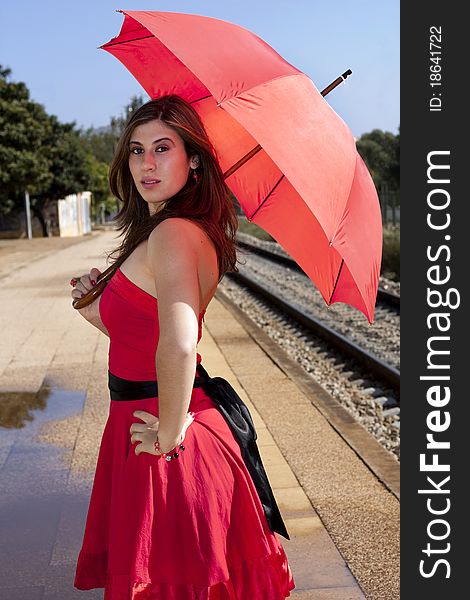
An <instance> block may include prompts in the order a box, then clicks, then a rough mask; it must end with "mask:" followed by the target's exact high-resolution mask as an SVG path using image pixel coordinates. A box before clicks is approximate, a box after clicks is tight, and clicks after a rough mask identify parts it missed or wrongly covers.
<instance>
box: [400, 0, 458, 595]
mask: <svg viewBox="0 0 470 600" xmlns="http://www.w3.org/2000/svg"><path fill="white" fill-rule="evenodd" d="M458 6H459V5H458V4H457V3H456V2H435V1H431V2H421V3H413V2H409V3H405V2H403V3H402V4H401V118H400V120H401V124H400V141H401V157H400V158H401V217H400V220H401V363H400V366H401V382H402V390H401V421H402V422H401V433H402V452H401V479H402V495H401V590H402V593H401V598H402V599H403V600H416V599H417V598H426V600H433V599H434V598H436V599H438V598H439V600H442V598H461V597H465V596H466V595H467V594H468V592H465V589H466V581H465V579H464V576H465V575H466V573H467V571H468V567H466V565H465V563H467V557H468V552H466V545H465V542H466V537H467V531H468V530H469V527H468V519H469V517H468V515H467V514H466V513H467V511H465V508H466V507H467V505H468V502H467V497H466V484H467V481H468V480H469V475H470V469H469V468H468V466H467V460H468V458H467V457H468V445H467V440H469V439H470V432H467V430H468V425H469V421H468V405H469V403H470V394H469V391H468V385H467V378H468V374H470V364H469V362H468V361H469V352H468V350H467V348H466V338H467V336H468V332H469V330H470V328H469V326H468V318H467V314H466V311H467V306H466V299H467V297H468V277H469V276H470V269H468V267H467V265H466V259H467V256H468V254H469V252H468V249H467V245H466V241H467V240H468V239H470V231H468V227H469V221H468V220H467V219H468V217H467V214H468V210H467V205H469V204H470V202H469V197H468V191H467V190H465V184H466V179H467V177H468V175H469V174H470V161H469V156H470V153H469V152H468V150H467V149H466V148H465V146H466V145H467V139H466V138H467V136H468V133H467V132H468V130H469V127H468V124H467V114H466V111H465V110H464V106H463V103H464V101H465V99H466V98H465V92H464V88H465V83H466V79H467V72H466V64H465V63H466V60H465V59H466V57H467V56H468V55H469V51H468V46H467V38H468V35H465V33H467V32H466V31H465V30H466V29H467V24H466V23H465V20H464V18H463V14H462V11H459V9H458ZM458 590H459V591H458Z"/></svg>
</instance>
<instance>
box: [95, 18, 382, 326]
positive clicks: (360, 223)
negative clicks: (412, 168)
mask: <svg viewBox="0 0 470 600" xmlns="http://www.w3.org/2000/svg"><path fill="white" fill-rule="evenodd" d="M118 12H122V13H123V14H124V22H123V25H122V28H121V31H120V33H119V35H118V36H117V37H115V38H113V39H112V40H110V41H109V42H108V43H106V44H104V45H103V46H100V47H101V48H103V49H104V50H107V51H108V52H110V53H111V54H113V55H114V56H115V57H116V58H118V59H119V60H120V61H121V62H122V63H123V64H124V65H125V66H126V67H127V69H129V71H130V72H131V73H132V74H133V75H134V77H135V78H136V79H137V80H138V81H139V82H140V83H141V85H142V86H143V87H144V89H145V90H146V92H147V93H148V95H149V96H150V97H151V98H156V97H159V96H162V95H165V94H178V95H180V96H182V97H183V98H184V99H185V100H187V101H188V102H190V103H192V105H193V106H194V108H195V109H196V111H197V112H198V114H199V115H200V117H201V119H202V121H203V123H204V125H205V128H206V130H207V133H208V134H209V136H210V138H211V141H212V143H213V145H214V147H215V149H216V151H217V155H218V158H219V162H220V165H221V167H222V169H223V171H224V174H225V177H226V183H227V185H228V186H229V188H230V189H231V190H232V192H233V193H234V195H235V197H236V198H237V200H238V202H239V203H240V206H241V207H242V209H243V211H244V213H245V215H246V216H247V218H248V220H250V221H252V222H254V223H256V224H257V225H259V226H260V227H262V228H263V229H264V230H265V231H267V232H268V233H269V234H270V235H271V236H272V237H273V238H274V239H276V240H277V241H278V242H279V244H280V245H281V246H282V247H283V248H284V249H285V250H286V251H287V252H288V253H289V254H290V256H292V258H293V259H294V260H295V261H296V262H297V263H298V265H299V266H300V267H301V268H302V269H303V270H304V271H305V273H306V274H307V275H308V277H309V278H310V279H311V280H312V282H313V283H314V284H315V285H316V287H317V288H318V290H319V291H320V293H321V294H322V296H323V298H324V300H325V302H326V303H327V305H328V306H329V305H330V304H333V303H334V302H345V303H347V304H350V305H352V306H354V307H356V308H357V309H359V310H360V311H362V312H363V313H364V314H365V315H366V317H367V319H368V320H369V322H370V323H372V322H373V317H374V306H375V301H376V297H377V288H378V282H379V274H380V264H381V256H382V220H381V213H380V205H379V201H378V197H377V192H376V189H375V186H374V184H373V181H372V179H371V177H370V174H369V172H368V170H367V167H366V166H365V164H364V162H363V160H362V159H361V157H360V156H359V154H358V152H357V150H356V145H355V141H354V138H353V136H352V133H351V131H350V130H349V128H348V127H347V125H346V124H345V123H344V121H343V120H342V119H341V118H340V117H339V116H338V115H337V114H336V113H335V112H334V110H333V109H332V108H331V107H330V106H329V104H328V103H327V102H326V101H325V100H324V98H323V96H322V95H321V94H320V92H319V91H318V90H317V88H316V87H315V85H314V84H313V82H312V80H311V79H310V78H309V77H308V76H307V75H305V74H304V73H302V72H301V71H299V70H298V69H296V68H295V67H294V66H292V65H291V64H289V63H288V62H287V61H286V60H284V59H283V58H282V56H280V55H279V54H278V53H277V52H276V51H275V50H274V49H273V48H271V46H269V45H268V44H267V43H266V42H264V41H263V40H262V39H261V38H259V37H258V36H257V35H255V34H254V33H252V32H250V31H248V30H246V29H244V28H243V27H240V26H238V25H235V24H233V23H228V22H226V21H221V20H219V19H213V18H210V17H204V16H199V15H188V14H182V13H172V12H155V11H118Z"/></svg>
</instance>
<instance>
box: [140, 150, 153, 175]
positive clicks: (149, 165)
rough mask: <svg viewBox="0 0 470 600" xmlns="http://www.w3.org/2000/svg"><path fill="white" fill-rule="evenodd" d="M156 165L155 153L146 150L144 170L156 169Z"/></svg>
mask: <svg viewBox="0 0 470 600" xmlns="http://www.w3.org/2000/svg"><path fill="white" fill-rule="evenodd" d="M155 166H156V160H155V153H154V152H152V151H150V152H145V154H144V161H143V167H144V170H145V171H148V170H152V169H155Z"/></svg>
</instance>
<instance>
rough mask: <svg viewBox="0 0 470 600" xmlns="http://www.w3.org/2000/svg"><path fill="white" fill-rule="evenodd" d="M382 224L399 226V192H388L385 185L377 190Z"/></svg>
mask: <svg viewBox="0 0 470 600" xmlns="http://www.w3.org/2000/svg"><path fill="white" fill-rule="evenodd" d="M378 194H379V201H380V211H381V213H382V223H383V224H387V225H394V226H395V225H400V192H399V191H397V190H390V189H389V187H388V186H387V185H386V184H382V185H381V186H380V190H378Z"/></svg>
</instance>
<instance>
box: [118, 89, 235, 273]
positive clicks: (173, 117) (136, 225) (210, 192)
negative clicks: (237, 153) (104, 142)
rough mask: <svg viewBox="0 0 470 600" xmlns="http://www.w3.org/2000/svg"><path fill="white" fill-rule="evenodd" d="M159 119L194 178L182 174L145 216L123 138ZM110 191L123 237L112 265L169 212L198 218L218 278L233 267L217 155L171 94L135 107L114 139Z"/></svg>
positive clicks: (193, 116) (231, 229)
mask: <svg viewBox="0 0 470 600" xmlns="http://www.w3.org/2000/svg"><path fill="white" fill-rule="evenodd" d="M154 119H160V120H161V121H162V122H163V123H165V124H166V125H168V126H169V127H171V128H173V129H174V130H175V131H176V132H177V133H178V134H179V135H180V136H181V138H182V139H183V142H184V147H185V150H186V154H187V155H188V157H190V156H192V155H194V154H197V155H199V158H200V162H199V166H198V167H197V170H196V173H197V176H198V179H197V181H195V180H194V179H193V177H191V176H190V177H188V181H187V182H186V184H185V185H184V186H183V188H182V189H181V190H180V191H179V192H178V193H176V194H175V195H174V196H172V197H171V198H169V199H168V200H166V201H165V203H164V205H163V207H162V208H161V209H159V210H158V211H157V212H156V213H155V214H153V215H150V213H149V207H148V204H147V202H145V200H144V199H143V198H142V196H141V195H140V194H139V192H138V191H137V188H136V186H135V183H134V180H133V178H132V175H131V172H130V169H129V162H128V161H129V153H130V150H129V141H130V139H131V136H132V133H133V131H134V129H135V128H136V127H138V126H139V125H142V124H144V123H147V122H149V121H152V120H154ZM109 185H110V188H111V192H112V193H113V195H114V196H115V197H116V198H117V199H118V200H119V201H121V202H122V207H121V209H120V211H119V212H118V214H117V215H116V217H115V219H114V221H115V223H116V230H117V231H121V234H120V236H123V240H122V243H121V245H120V246H119V247H118V248H116V249H115V250H112V251H111V252H109V253H108V259H109V258H112V259H113V267H114V266H115V267H116V269H117V267H118V266H119V265H120V264H122V263H123V262H124V260H125V259H126V258H127V257H128V256H129V255H130V254H131V253H132V251H133V250H134V249H135V248H136V247H137V246H138V245H139V244H140V243H141V242H143V241H144V240H146V239H147V238H148V237H149V235H150V233H151V232H152V231H153V229H154V228H155V227H156V226H157V225H158V224H159V223H161V222H162V221H164V220H165V219H168V218H169V217H184V218H187V219H191V220H193V221H195V222H197V223H199V224H200V225H201V226H202V228H203V230H204V231H205V232H206V233H207V234H208V236H209V237H210V238H211V240H212V241H213V243H214V246H215V249H216V251H217V257H218V264H219V279H218V281H219V283H220V281H221V279H222V278H223V276H224V274H225V273H226V272H228V271H234V272H238V267H237V265H236V263H237V262H238V260H237V249H238V242H237V240H236V233H237V229H238V218H237V215H236V211H235V207H234V204H233V201H232V198H231V195H230V190H229V188H228V186H227V185H226V183H225V181H224V176H223V173H222V170H221V168H220V165H219V162H218V160H217V155H216V151H215V149H214V147H213V145H212V143H211V141H210V139H209V137H208V136H207V133H206V130H205V128H204V125H203V123H202V121H201V119H200V117H199V115H198V114H197V112H196V111H195V109H194V108H193V107H192V106H191V104H189V103H188V102H186V100H184V99H183V98H181V96H178V95H176V94H171V95H166V96H160V97H159V98H155V99H153V100H150V101H149V102H146V103H145V104H143V105H142V106H141V107H140V108H138V109H137V110H135V111H134V112H133V113H132V114H131V116H130V118H129V120H128V121H127V123H126V125H125V128H124V131H123V133H122V135H121V137H120V139H119V141H118V143H117V146H116V150H115V153H114V157H113V160H112V163H111V166H110V170H109Z"/></svg>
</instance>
